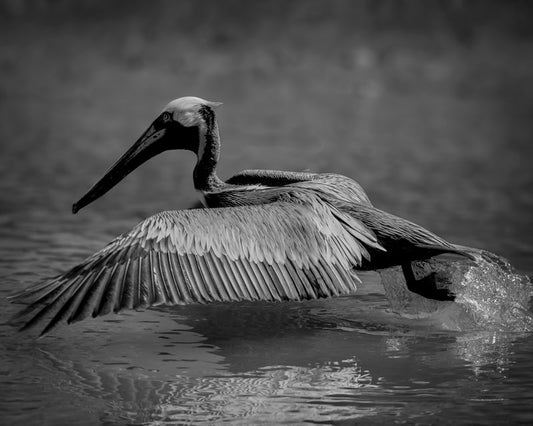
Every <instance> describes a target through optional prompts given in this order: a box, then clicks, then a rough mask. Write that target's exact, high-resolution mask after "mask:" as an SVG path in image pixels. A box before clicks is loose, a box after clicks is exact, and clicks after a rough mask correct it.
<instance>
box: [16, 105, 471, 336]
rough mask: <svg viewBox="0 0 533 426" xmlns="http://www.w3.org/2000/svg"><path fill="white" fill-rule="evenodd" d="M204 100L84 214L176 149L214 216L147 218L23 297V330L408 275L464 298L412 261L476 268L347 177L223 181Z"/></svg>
mask: <svg viewBox="0 0 533 426" xmlns="http://www.w3.org/2000/svg"><path fill="white" fill-rule="evenodd" d="M220 105H221V104H220V103H218V102H210V101H206V100H204V99H200V98H197V97H183V98H179V99H176V100H174V101H172V102H170V103H169V104H168V105H167V106H166V107H165V108H164V110H163V111H162V112H161V114H160V115H159V116H158V117H157V118H156V119H155V120H154V122H153V123H152V124H151V125H150V126H149V127H148V129H147V130H146V131H145V132H144V133H143V134H142V135H141V137H140V138H139V139H138V140H137V141H136V142H135V143H134V144H133V146H132V147H131V148H130V149H129V150H127V152H126V153H125V154H124V155H123V156H122V157H120V158H119V159H118V161H117V162H116V163H115V164H114V165H113V166H112V167H111V168H110V169H109V170H108V171H107V172H106V173H105V175H104V176H103V177H102V178H101V179H100V180H99V181H98V182H97V183H96V184H94V185H93V186H92V187H91V188H90V189H89V191H88V192H87V193H86V194H85V195H84V196H83V197H82V198H81V199H80V200H79V201H78V202H77V203H75V204H74V205H73V208H72V211H73V213H76V212H78V211H79V210H80V209H81V208H83V207H85V206H87V205H88V204H89V203H91V202H93V201H94V200H96V199H98V198H99V197H101V196H102V195H104V194H105V193H106V192H107V191H109V190H110V189H111V188H112V187H113V186H115V185H116V184H117V183H118V182H120V181H121V180H122V179H123V178H124V177H125V176H126V175H128V174H129V173H130V172H132V171H133V170H134V169H136V168H137V167H139V166H140V165H141V164H143V163H144V162H146V161H147V160H149V159H150V158H152V157H154V156H155V155H158V154H160V153H161V152H164V151H166V150H173V149H182V150H188V151H192V152H193V153H195V154H196V157H197V163H196V166H195V168H194V172H193V181H194V187H195V189H196V190H197V191H199V192H200V193H201V194H202V198H203V203H204V205H205V206H206V207H207V208H203V209H190V210H174V211H165V212H161V213H158V214H156V215H154V216H151V217H149V218H148V219H145V220H144V221H142V222H141V223H139V224H138V225H137V226H135V227H134V228H133V229H132V230H131V231H130V232H128V233H125V234H123V235H120V236H119V237H117V238H116V239H115V240H113V241H112V242H111V243H109V244H108V245H107V246H106V247H104V248H103V249H102V250H100V251H99V252H97V253H95V254H94V255H92V256H90V257H89V258H87V259H86V260H85V261H83V262H82V263H81V264H79V265H77V266H75V267H73V268H72V269H70V270H69V271H68V272H66V273H64V274H63V275H60V276H57V277H54V278H52V279H48V280H45V281H43V282H41V283H38V284H36V285H34V286H31V287H30V288H28V289H26V290H23V291H22V292H20V293H19V294H16V295H15V296H13V300H14V301H16V302H22V303H25V304H27V305H28V306H27V307H26V308H25V309H23V310H22V311H21V312H20V313H19V315H18V316H17V318H18V319H19V320H20V321H23V326H22V328H23V329H26V328H29V327H32V326H35V325H38V324H41V325H44V328H43V330H42V332H41V334H45V333H47V332H49V331H50V330H51V329H53V328H54V327H55V326H57V325H58V324H60V323H64V322H67V323H71V322H75V321H79V320H82V319H84V318H87V317H89V316H92V317H96V316H100V315H105V314H108V313H110V312H119V311H121V310H123V309H136V308H143V307H148V306H157V305H162V304H167V305H178V304H187V303H207V302H213V301H240V300H267V301H279V300H303V299H315V298H322V297H330V296H336V295H348V294H353V293H354V292H355V291H356V289H357V284H358V282H360V281H359V279H358V277H357V270H370V269H381V268H387V267H390V266H395V265H400V266H401V267H402V270H403V272H404V275H405V278H406V282H407V287H408V288H409V289H410V290H411V291H413V292H415V293H418V294H420V295H422V296H424V297H428V298H432V299H436V300H453V299H454V295H453V294H451V293H449V292H448V291H447V290H446V289H439V288H437V287H436V285H435V282H434V280H432V278H433V277H432V276H428V277H426V278H423V279H419V280H417V279H415V276H414V274H413V271H412V268H411V262H413V261H416V260H425V259H428V258H431V257H433V256H436V255H439V254H444V253H449V254H456V255H462V256H466V257H469V258H472V256H471V255H469V254H468V253H467V252H465V251H464V250H462V249H460V248H458V247H456V246H454V245H453V244H451V243H449V242H447V241H445V240H444V239H442V238H440V237H438V236H437V235H435V234H433V233H431V232H430V231H428V230H426V229H424V228H422V227H420V226H418V225H416V224H414V223H411V222H409V221H407V220H405V219H402V218H400V217H396V216H393V215H391V214H388V213H386V212H384V211H381V210H379V209H377V208H375V207H373V206H372V204H371V202H370V200H369V198H368V196H367V194H366V193H365V191H364V190H363V189H362V188H361V186H360V185H359V184H358V183H357V182H355V181H354V180H352V179H350V178H347V177H345V176H341V175H337V174H319V173H303V172H285V171H273V170H247V171H243V172H240V173H238V174H236V175H235V176H233V177H231V178H230V179H229V180H227V181H226V182H224V181H222V180H221V179H220V178H219V177H218V176H217V174H216V166H217V163H218V160H219V155H220V136H219V131H218V125H217V121H216V118H215V109H216V108H217V107H219V106H220Z"/></svg>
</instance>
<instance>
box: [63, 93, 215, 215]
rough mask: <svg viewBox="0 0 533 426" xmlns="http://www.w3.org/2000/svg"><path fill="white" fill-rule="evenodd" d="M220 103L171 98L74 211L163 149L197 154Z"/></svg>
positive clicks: (192, 98)
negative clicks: (202, 136)
mask: <svg viewBox="0 0 533 426" xmlns="http://www.w3.org/2000/svg"><path fill="white" fill-rule="evenodd" d="M220 105H222V103H220V102H211V101H206V100H205V99H201V98H197V97H194V96H186V97H183V98H178V99H175V100H173V101H172V102H169V103H168V105H167V106H166V107H165V108H164V109H163V111H162V112H161V114H159V116H158V117H157V118H156V119H155V120H154V122H153V123H152V124H151V125H150V127H148V129H147V130H146V131H145V132H144V133H143V134H142V135H141V137H140V138H139V139H138V140H137V141H136V142H135V143H134V144H133V146H132V147H131V148H130V149H128V151H127V152H126V153H125V154H124V155H123V156H122V157H120V158H119V159H118V161H117V162H116V163H115V164H113V166H111V168H110V169H109V170H108V171H107V172H106V174H105V175H104V176H103V177H102V178H101V179H100V180H99V181H98V182H96V183H95V184H94V185H93V186H92V187H91V189H89V191H87V193H86V194H85V195H84V196H83V197H82V198H80V200H79V201H78V202H77V203H74V204H73V206H72V212H73V213H77V212H78V211H79V210H80V209H81V208H83V207H85V206H86V205H88V204H89V203H91V202H93V201H94V200H96V199H98V198H100V197H101V196H102V195H104V194H105V193H106V192H107V191H109V190H110V189H111V188H113V187H114V186H115V185H116V184H117V183H119V182H120V181H121V180H122V179H124V178H125V177H126V176H127V175H128V174H129V173H131V172H132V171H133V170H135V169H136V168H137V167H139V166H140V165H141V164H143V163H145V162H146V161H148V160H149V159H150V158H152V157H154V156H156V155H158V154H160V153H162V152H164V151H168V150H171V149H184V150H188V151H192V152H194V153H196V154H198V150H199V147H200V138H201V135H202V134H205V132H207V130H208V129H209V128H210V127H212V126H213V124H214V117H215V115H214V109H215V108H217V107H219V106H220Z"/></svg>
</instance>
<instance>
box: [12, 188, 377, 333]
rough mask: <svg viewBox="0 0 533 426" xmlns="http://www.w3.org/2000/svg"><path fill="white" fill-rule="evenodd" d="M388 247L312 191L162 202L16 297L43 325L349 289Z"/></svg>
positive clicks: (29, 321)
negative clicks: (197, 205)
mask: <svg viewBox="0 0 533 426" xmlns="http://www.w3.org/2000/svg"><path fill="white" fill-rule="evenodd" d="M366 247H374V248H377V249H381V246H380V245H379V244H378V243H377V241H376V237H375V235H374V233H373V232H372V231H370V230H369V229H368V228H366V227H365V226H364V225H363V224H362V223H361V222H360V221H358V220H357V219H354V218H353V217H352V216H351V215H350V214H347V213H344V212H342V211H340V210H338V209H337V208H336V207H334V206H333V205H332V204H328V203H327V202H324V200H323V199H321V198H319V197H316V196H312V195H310V194H308V193H305V191H303V192H302V191H300V192H294V193H291V194H290V195H285V196H283V197H280V199H279V200H278V201H276V202H273V203H271V204H264V205H255V206H241V207H234V208H217V209H210V210H204V209H198V210H184V211H173V212H163V213H160V214H157V215H155V216H152V217H150V218H148V219H146V220H145V221H143V222H141V223H140V224H139V225H137V226H136V227H135V228H134V229H133V230H132V231H131V232H129V233H127V234H123V235H121V236H119V237H118V238H116V239H115V240H114V241H112V242H111V243H110V244H108V245H107V246H106V247H104V248H103V249H102V250H101V251H99V252H97V253H96V254H94V255H93V256H91V257H89V258H88V259H87V260H85V261H84V262H82V263H81V264H80V265H78V266H76V267H74V268H73V269H71V270H70V271H69V272H67V273H66V274H64V275H62V276H59V277H57V278H55V279H52V280H49V281H46V282H44V283H40V284H38V285H36V286H35V287H33V288H30V289H29V290H25V291H22V292H21V293H19V294H18V295H16V296H15V297H14V299H15V301H19V302H23V303H29V306H28V307H27V308H26V309H25V310H23V311H22V312H21V314H20V315H19V318H20V319H21V320H22V321H24V327H26V328H27V327H30V326H33V325H38V324H41V325H43V324H44V332H47V331H49V330H51V329H52V328H54V327H55V326H56V325H58V324H59V323H62V322H68V323H70V322H74V321H79V320H82V319H84V318H86V317H88V316H99V315H104V314H107V313H109V312H111V311H115V312H118V311H121V310H123V309H136V308H141V307H146V306H151V305H159V304H184V303H207V302H212V301H238V300H302V299H315V298H317V297H328V296H333V295H339V294H350V293H353V292H354V291H355V290H356V280H355V279H354V276H353V275H351V274H350V270H352V268H353V267H354V266H358V265H359V264H360V262H361V259H362V258H363V257H366V256H367V254H368V253H367V250H366Z"/></svg>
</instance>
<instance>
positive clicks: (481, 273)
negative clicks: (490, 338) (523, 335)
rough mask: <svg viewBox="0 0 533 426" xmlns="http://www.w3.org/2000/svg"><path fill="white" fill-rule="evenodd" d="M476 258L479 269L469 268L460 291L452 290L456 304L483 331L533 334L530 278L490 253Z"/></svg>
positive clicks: (460, 285) (475, 267)
mask: <svg viewBox="0 0 533 426" xmlns="http://www.w3.org/2000/svg"><path fill="white" fill-rule="evenodd" d="M476 257H478V259H477V261H476V262H477V265H475V266H471V267H469V268H468V270H467V271H466V273H465V274H464V276H463V279H462V280H461V282H460V283H459V285H458V286H457V289H453V290H454V291H455V292H456V294H457V298H456V303H457V304H458V305H460V306H462V307H463V308H464V309H465V310H466V311H467V313H468V314H469V315H471V317H472V320H473V322H474V323H475V324H476V325H477V326H479V327H480V328H484V329H492V330H501V331H517V332H523V331H533V315H532V313H531V310H530V302H531V296H532V287H531V280H530V278H529V277H527V276H524V275H520V274H518V273H517V272H516V271H515V270H514V268H513V267H512V266H511V264H510V263H509V262H508V261H507V260H505V259H503V258H501V257H498V256H496V255H493V254H491V253H486V252H482V254H481V255H479V256H476Z"/></svg>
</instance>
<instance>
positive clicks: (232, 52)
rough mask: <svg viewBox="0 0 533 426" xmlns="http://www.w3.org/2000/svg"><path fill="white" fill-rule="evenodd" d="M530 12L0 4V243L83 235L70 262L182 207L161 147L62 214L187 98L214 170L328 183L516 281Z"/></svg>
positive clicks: (525, 190)
mask: <svg viewBox="0 0 533 426" xmlns="http://www.w3.org/2000/svg"><path fill="white" fill-rule="evenodd" d="M532 18H533V3H532V2H530V1H431V0H409V1H406V0H405V1H402V0H391V1H375V0H369V1H348V0H346V1H343V0H336V1H313V0H306V1H295V0H293V1H281V0H267V1H235V0H226V1H205V0H204V1H198V0H195V1H131V0H129V1H113V2H108V1H76V2H70V1H50V0H35V1H22V0H19V1H16V0H11V1H5V0H4V1H2V2H0V33H1V37H0V43H1V49H0V76H1V78H0V144H1V145H0V146H1V148H0V149H1V152H0V158H1V160H0V191H1V196H0V213H1V216H0V220H1V222H0V226H1V227H2V232H3V233H2V235H4V237H3V238H2V240H3V241H2V242H0V244H2V245H3V246H4V249H6V250H7V249H9V246H10V245H12V244H14V242H13V239H14V238H13V237H12V234H10V233H9V232H8V231H9V230H10V229H11V230H12V229H14V228H17V229H19V230H20V231H21V232H18V233H16V235H17V237H16V238H17V239H19V238H20V235H28V236H29V237H32V236H35V233H41V234H42V238H43V241H46V240H47V239H48V240H52V241H55V244H57V246H58V247H59V246H63V247H64V246H65V241H67V240H69V239H76V238H78V239H79V238H80V235H81V234H83V235H84V236H87V237H88V238H90V239H91V242H90V243H88V244H87V246H88V248H87V253H86V254H89V253H90V251H91V249H92V248H93V247H92V246H91V244H94V248H98V247H100V246H101V244H103V243H105V242H106V241H108V240H109V239H110V238H111V237H113V236H114V235H116V234H118V233H120V232H123V231H125V230H127V229H128V228H129V227H131V226H132V225H133V224H135V222H136V221H138V220H140V219H142V218H143V217H146V216H148V215H150V214H153V213H155V212H157V211H159V210H163V209H172V208H185V207H188V206H190V205H192V203H193V202H194V200H195V194H194V191H193V188H192V179H191V172H192V168H193V165H194V159H193V157H192V156H191V154H189V153H174V152H173V153H168V154H165V155H163V156H161V157H160V158H157V159H155V160H152V162H151V163H149V164H147V165H145V166H143V167H142V168H141V169H140V170H138V171H137V172H136V173H134V174H133V175H132V176H130V177H128V179H127V180H126V181H124V182H123V183H122V184H121V185H120V186H118V187H117V188H115V189H114V190H113V191H112V192H111V193H110V194H109V195H107V196H106V197H105V198H104V199H102V200H100V201H98V202H97V203H95V204H94V205H92V206H90V207H89V208H88V209H87V210H85V211H83V212H82V213H80V214H79V215H78V216H72V215H71V214H70V205H71V203H72V202H74V201H76V200H77V199H78V198H79V197H80V196H81V195H82V194H83V193H84V192H85V191H86V189H87V188H88V187H89V186H90V184H91V183H92V182H94V181H95V180H96V179H97V178H98V177H99V176H101V174H102V173H103V172H104V171H105V170H106V169H107V167H108V166H109V165H110V164H111V163H112V162H113V161H114V160H115V159H116V158H117V157H118V156H119V155H120V154H121V153H122V152H124V150H125V149H126V148H127V147H128V146H129V145H130V144H131V143H132V142H133V141H134V140H135V139H136V138H137V137H138V136H139V135H140V134H141V132H142V131H143V130H144V129H145V128H146V126H148V125H149V123H150V122H151V120H152V119H153V118H154V117H155V116H156V115H157V114H158V113H159V112H160V110H161V109H162V108H163V106H164V105H165V104H166V103H167V102H168V101H170V100H171V99H174V98H177V97H180V96H185V95H196V96H200V97H204V98H206V99H209V100H214V101H222V102H224V104H225V105H224V106H223V107H222V108H220V109H219V112H218V118H219V124H220V129H221V135H222V140H223V152H222V159H221V165H220V168H219V169H220V175H221V177H223V178H227V177H229V176H230V175H231V174H233V173H235V172H237V171H239V170H241V169H245V168H270V169H288V170H306V169H310V170H313V171H320V172H326V171H329V172H338V173H342V174H345V175H348V176H350V177H353V178H355V179H357V180H358V181H359V182H360V183H361V184H362V185H363V186H364V187H365V188H366V189H367V191H368V192H369V194H370V196H371V198H372V200H373V201H374V203H375V204H376V205H377V206H378V207H381V208H383V209H385V210H388V211H391V212H393V213H396V214H399V215H401V216H404V217H406V218H409V219H411V220H413V221H415V222H418V223H420V224H422V225H424V226H426V227H428V228H429V229H431V230H433V231H435V232H437V233H439V234H441V235H443V236H444V237H446V238H448V239H450V240H453V241H455V242H458V243H463V244H469V245H473V246H478V247H484V248H487V249H489V250H492V251H495V252H497V253H500V254H502V255H504V256H506V257H509V258H510V259H511V261H512V262H513V263H514V264H515V265H517V266H518V267H520V268H521V269H523V270H524V269H525V270H527V271H531V270H532V269H533V268H532V267H531V260H530V259H531V255H532V253H533V225H532V223H533V221H532V215H531V209H532V206H533V195H532V194H533V191H532V187H533V173H532V172H531V158H532V155H531V154H532V151H533V148H532V139H533V138H532V136H533V120H532V118H533V73H532V70H533V25H531V22H532ZM117 218H120V221H118V222H117ZM10 235H11V237H10ZM67 263H68V262H66V263H65V264H67ZM58 269H64V267H63V268H60V267H59V266H58Z"/></svg>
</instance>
